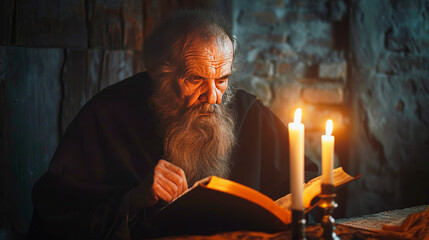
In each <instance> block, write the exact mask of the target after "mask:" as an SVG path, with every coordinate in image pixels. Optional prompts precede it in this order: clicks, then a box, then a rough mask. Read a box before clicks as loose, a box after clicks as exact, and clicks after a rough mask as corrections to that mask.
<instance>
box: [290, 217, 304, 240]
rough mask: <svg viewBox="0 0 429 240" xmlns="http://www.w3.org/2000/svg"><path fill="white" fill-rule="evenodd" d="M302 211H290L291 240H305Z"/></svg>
mask: <svg viewBox="0 0 429 240" xmlns="http://www.w3.org/2000/svg"><path fill="white" fill-rule="evenodd" d="M305 223H306V221H305V217H304V211H302V210H292V239H293V240H306V238H305Z"/></svg>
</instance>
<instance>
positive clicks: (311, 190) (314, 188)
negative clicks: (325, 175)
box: [275, 167, 360, 210]
mask: <svg viewBox="0 0 429 240" xmlns="http://www.w3.org/2000/svg"><path fill="white" fill-rule="evenodd" d="M332 174H333V178H334V186H335V187H338V186H341V185H343V184H345V183H347V182H350V181H352V180H355V179H357V178H359V177H360V176H357V177H352V176H350V175H348V174H347V173H346V172H344V170H343V168H342V167H339V168H336V169H334V170H333V173H332ZM321 178H322V177H321V176H318V177H315V178H313V179H311V180H310V181H309V182H307V183H306V184H304V193H303V195H304V207H305V208H306V209H307V208H309V207H310V205H311V201H312V200H313V198H315V197H316V196H317V195H319V194H320V192H321V182H322V180H321ZM275 202H276V203H277V204H278V205H280V207H282V208H284V209H288V210H289V209H290V206H291V204H292V194H291V193H289V194H288V195H286V196H284V197H281V198H279V199H277V200H276V201H275Z"/></svg>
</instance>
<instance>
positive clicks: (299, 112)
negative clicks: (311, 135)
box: [293, 108, 302, 123]
mask: <svg viewBox="0 0 429 240" xmlns="http://www.w3.org/2000/svg"><path fill="white" fill-rule="evenodd" d="M301 115H302V110H301V108H297V109H296V110H295V117H294V119H293V122H294V123H300V122H301Z"/></svg>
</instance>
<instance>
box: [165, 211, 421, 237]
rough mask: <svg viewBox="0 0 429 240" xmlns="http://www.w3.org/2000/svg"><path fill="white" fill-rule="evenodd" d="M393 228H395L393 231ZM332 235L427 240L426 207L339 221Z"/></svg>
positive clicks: (311, 233)
mask: <svg viewBox="0 0 429 240" xmlns="http://www.w3.org/2000/svg"><path fill="white" fill-rule="evenodd" d="M406 218H407V220H406V221H408V222H407V226H405V228H406V229H403V231H398V230H400V229H399V228H400V227H399V225H400V223H401V222H406V221H404V220H405V219H406ZM387 223H391V224H396V225H397V226H398V227H397V229H396V230H395V231H393V230H383V229H382V228H383V225H385V224H387ZM393 228H394V227H393ZM335 232H336V233H337V235H338V236H339V237H340V238H341V239H342V240H349V239H350V240H351V239H353V240H359V239H392V240H396V239H398V240H399V239H424V240H429V205H423V206H418V207H413V208H407V209H401V210H395V211H386V212H381V213H377V214H372V215H366V216H362V217H355V218H347V219H339V220H338V221H337V226H336V230H335ZM321 234H322V228H321V226H320V225H318V224H316V225H310V226H307V227H306V236H307V239H308V240H311V239H319V238H320V236H321ZM158 239H171V240H173V239H174V240H178V239H197V240H203V239H204V240H206V239H207V240H212V239H240V240H242V239H252V240H254V239H258V240H263V239H273V240H274V239H276V240H278V239H292V235H291V231H284V232H278V233H272V234H270V233H263V232H252V231H235V232H224V233H218V234H214V235H209V236H203V235H198V236H195V235H193V236H173V237H164V238H158Z"/></svg>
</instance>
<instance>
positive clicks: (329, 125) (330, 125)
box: [326, 119, 334, 136]
mask: <svg viewBox="0 0 429 240" xmlns="http://www.w3.org/2000/svg"><path fill="white" fill-rule="evenodd" d="M333 128H334V124H333V123H332V120H331V119H329V120H328V121H326V135H327V136H331V134H332V129H333Z"/></svg>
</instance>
